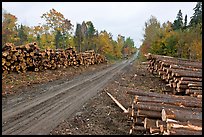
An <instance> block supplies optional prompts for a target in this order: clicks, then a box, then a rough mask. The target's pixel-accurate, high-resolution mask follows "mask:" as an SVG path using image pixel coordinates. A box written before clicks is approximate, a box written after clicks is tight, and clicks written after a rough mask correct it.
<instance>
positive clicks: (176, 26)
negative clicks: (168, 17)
mask: <svg viewBox="0 0 204 137" xmlns="http://www.w3.org/2000/svg"><path fill="white" fill-rule="evenodd" d="M182 28H183V16H182V12H181V10H179V12H178V14H177V16H176V20H174V23H173V29H174V30H178V29H182Z"/></svg>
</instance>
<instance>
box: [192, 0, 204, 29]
mask: <svg viewBox="0 0 204 137" xmlns="http://www.w3.org/2000/svg"><path fill="white" fill-rule="evenodd" d="M193 10H194V14H193V16H192V17H190V18H191V20H190V23H189V25H190V26H195V25H197V24H199V23H202V2H197V4H196V7H195V8H194V9H193Z"/></svg>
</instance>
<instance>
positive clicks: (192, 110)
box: [127, 91, 202, 135]
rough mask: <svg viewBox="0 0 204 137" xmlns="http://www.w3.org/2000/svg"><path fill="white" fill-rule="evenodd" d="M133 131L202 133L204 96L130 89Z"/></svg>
mask: <svg viewBox="0 0 204 137" xmlns="http://www.w3.org/2000/svg"><path fill="white" fill-rule="evenodd" d="M127 94H130V95H131V96H132V97H133V100H132V104H131V107H129V108H128V111H129V119H130V121H132V125H131V128H130V134H134V132H135V131H140V132H142V133H144V134H154V135H156V134H159V135H201V134H202V99H200V98H194V97H191V96H178V95H170V94H162V93H156V92H144V91H127Z"/></svg>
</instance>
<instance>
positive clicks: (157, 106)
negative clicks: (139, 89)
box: [134, 102, 202, 112]
mask: <svg viewBox="0 0 204 137" xmlns="http://www.w3.org/2000/svg"><path fill="white" fill-rule="evenodd" d="M163 108H175V109H178V110H188V111H196V112H202V108H194V107H183V106H177V105H171V104H164V103H158V102H137V104H136V105H135V106H134V109H135V110H137V109H142V110H148V111H158V112H161V111H162V109H163Z"/></svg>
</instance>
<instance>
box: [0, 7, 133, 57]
mask: <svg viewBox="0 0 204 137" xmlns="http://www.w3.org/2000/svg"><path fill="white" fill-rule="evenodd" d="M2 13H3V15H2V17H3V20H2V45H5V44H6V43H13V44H14V45H16V46H19V45H24V44H27V43H32V42H34V41H35V42H37V45H38V46H39V48H40V49H41V50H45V49H47V48H50V49H66V48H69V47H72V48H76V50H77V52H84V51H87V50H94V51H95V52H96V53H99V54H102V55H105V56H106V57H107V59H121V58H123V57H124V56H126V54H128V55H131V54H133V53H135V52H136V48H135V46H134V42H133V40H132V39H131V38H130V37H128V38H126V39H125V37H124V36H121V35H118V38H117V40H113V36H112V34H111V33H109V32H107V31H106V30H103V31H100V32H98V30H96V28H95V27H94V25H93V23H92V22H91V21H83V22H82V24H80V23H77V24H76V30H75V31H74V30H73V27H74V25H73V24H72V23H71V20H69V19H66V18H65V17H64V15H63V14H62V13H60V12H58V11H56V10H55V9H51V10H49V11H48V12H46V13H44V14H43V15H42V16H41V18H42V19H44V21H45V23H44V24H39V25H37V26H26V25H23V24H18V23H17V17H16V16H15V15H12V14H10V13H7V12H6V11H5V10H4V11H3V12H2Z"/></svg>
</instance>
